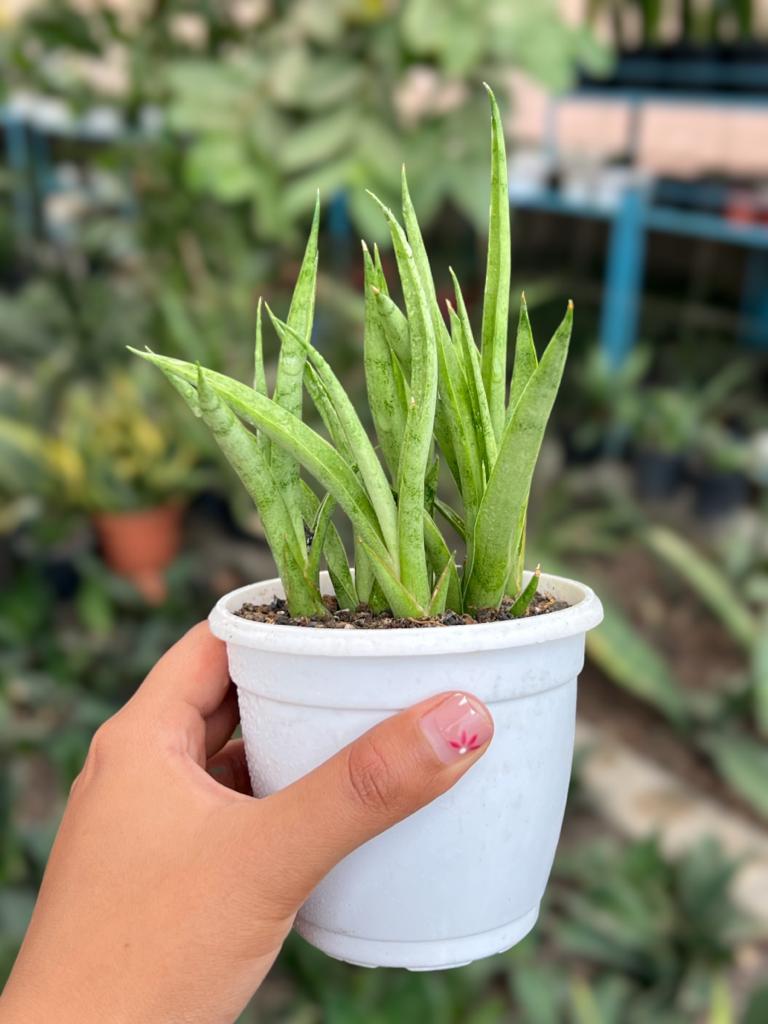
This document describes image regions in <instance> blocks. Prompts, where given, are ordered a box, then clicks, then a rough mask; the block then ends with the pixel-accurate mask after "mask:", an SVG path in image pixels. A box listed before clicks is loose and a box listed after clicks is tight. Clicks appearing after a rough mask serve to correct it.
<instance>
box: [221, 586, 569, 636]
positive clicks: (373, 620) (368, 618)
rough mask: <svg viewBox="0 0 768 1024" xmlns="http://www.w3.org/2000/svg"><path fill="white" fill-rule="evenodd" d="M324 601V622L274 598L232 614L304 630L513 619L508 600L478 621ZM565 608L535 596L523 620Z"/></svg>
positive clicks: (415, 626)
mask: <svg viewBox="0 0 768 1024" xmlns="http://www.w3.org/2000/svg"><path fill="white" fill-rule="evenodd" d="M323 600H324V602H325V604H326V605H327V607H328V613H329V614H328V615H327V616H326V617H325V618H321V617H320V616H319V615H318V616H313V617H312V618H306V617H304V616H301V617H297V618H294V617H293V616H292V615H291V614H290V612H289V611H288V607H287V605H286V603H285V601H284V600H283V599H282V598H280V597H273V598H272V601H271V602H270V603H269V604H244V605H243V606H242V608H240V610H239V611H237V612H235V614H236V615H239V616H240V618H242V619H250V620H251V621H252V622H267V623H270V624H271V625H274V626H306V627H308V628H310V629H429V628H431V627H436V626H474V625H477V624H478V623H481V622H507V621H509V620H510V619H512V618H513V616H512V615H511V614H510V610H511V608H512V603H513V602H512V601H511V600H505V601H504V602H503V603H502V605H501V608H487V609H485V610H483V611H481V612H479V614H478V615H477V617H473V616H472V615H461V614H459V613H458V612H451V611H447V612H443V614H442V615H436V616H434V617H433V618H431V619H403V618H397V617H395V616H393V615H392V613H391V612H372V611H371V609H370V608H368V607H367V606H366V605H361V606H360V607H359V608H355V609H350V608H339V606H338V603H337V601H336V598H335V597H325V598H323ZM567 607H568V603H567V602H566V601H557V600H556V599H555V598H554V597H552V596H551V595H549V594H541V593H537V594H536V596H535V597H534V599H533V600H532V601H531V603H530V605H529V606H528V610H527V612H526V613H525V616H524V617H525V618H528V617H530V616H533V615H546V614H548V613H549V612H558V611H560V610H561V609H563V608H567Z"/></svg>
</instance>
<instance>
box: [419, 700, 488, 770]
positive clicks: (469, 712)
mask: <svg viewBox="0 0 768 1024" xmlns="http://www.w3.org/2000/svg"><path fill="white" fill-rule="evenodd" d="M419 724H420V725H421V731H422V732H423V733H424V735H425V736H426V737H427V739H428V740H429V743H430V746H431V747H432V749H433V750H434V752H435V753H436V754H437V756H438V757H439V758H440V760H441V761H442V762H443V764H452V763H453V762H454V761H458V760H459V758H462V757H465V756H466V755H467V754H469V753H471V752H472V751H473V750H478V749H479V748H480V747H482V746H484V745H485V744H486V743H487V742H488V740H489V739H490V738H491V736H492V735H493V721H492V720H491V716H490V714H489V713H488V709H487V708H486V707H485V705H483V704H481V703H480V702H479V701H477V700H474V699H473V698H472V697H468V696H467V695H466V693H452V694H451V696H450V697H446V698H445V700H443V701H441V702H440V703H439V704H438V705H437V707H434V708H432V709H431V710H429V711H428V712H427V713H426V715H424V716H423V717H422V718H421V721H420V722H419Z"/></svg>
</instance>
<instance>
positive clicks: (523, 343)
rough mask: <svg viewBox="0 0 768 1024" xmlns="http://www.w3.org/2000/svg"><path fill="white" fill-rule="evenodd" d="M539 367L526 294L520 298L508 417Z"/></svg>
mask: <svg viewBox="0 0 768 1024" xmlns="http://www.w3.org/2000/svg"><path fill="white" fill-rule="evenodd" d="M538 365H539V360H538V357H537V355H536V346H535V345H534V343H533V331H532V330H531V321H530V319H529V317H528V303H527V302H526V301H525V292H523V294H522V296H521V297H520V317H519V319H518V323H517V340H516V342H515V362H514V365H513V368H512V383H511V385H510V388H509V405H508V407H507V417H509V416H511V415H512V413H513V411H514V408H515V406H516V405H517V401H518V399H519V398H520V395H522V393H523V391H525V388H526V386H527V384H528V381H529V380H530V379H531V376H532V374H533V373H534V372H535V370H536V367H537V366H538Z"/></svg>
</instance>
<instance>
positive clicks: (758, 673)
mask: <svg viewBox="0 0 768 1024" xmlns="http://www.w3.org/2000/svg"><path fill="white" fill-rule="evenodd" d="M751 667H752V691H753V694H754V702H755V724H756V725H757V728H758V730H759V731H760V732H761V733H762V735H763V736H768V615H766V614H764V615H763V620H762V624H761V628H760V629H759V630H758V636H757V640H756V641H755V646H754V649H753V651H752V666H751Z"/></svg>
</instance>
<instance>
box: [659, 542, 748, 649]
mask: <svg viewBox="0 0 768 1024" xmlns="http://www.w3.org/2000/svg"><path fill="white" fill-rule="evenodd" d="M643 539H644V541H645V543H646V544H647V545H648V547H649V548H650V549H651V551H653V552H654V554H655V555H657V556H658V557H659V558H661V559H662V560H663V561H664V562H666V564H667V565H669V566H671V567H672V568H673V569H674V570H675V572H677V573H678V574H679V575H680V576H682V577H683V579H684V580H685V581H686V582H687V583H688V584H689V586H690V587H691V588H692V589H693V591H694V592H695V593H696V594H697V595H698V597H699V598H700V599H701V600H702V601H703V602H704V604H705V605H707V607H708V608H709V609H710V610H711V611H712V612H713V613H714V615H715V616H716V617H717V619H718V621H719V622H721V623H722V624H723V626H724V627H725V628H726V629H727V630H728V632H729V633H730V634H731V636H732V637H733V638H734V640H736V641H737V643H740V644H742V645H743V646H744V647H746V648H747V650H751V649H752V646H753V645H754V643H755V641H756V640H757V638H758V627H757V621H756V620H755V617H754V615H753V614H752V612H751V611H750V609H749V607H748V606H747V605H746V604H745V602H744V601H743V600H742V598H741V597H740V595H739V593H738V592H737V591H736V589H735V588H734V587H733V586H731V584H730V582H729V581H728V578H727V577H726V575H725V574H724V572H723V571H722V570H721V569H718V568H716V567H715V566H714V565H713V564H712V563H711V562H710V561H709V560H708V559H707V558H706V557H705V556H704V555H703V554H702V553H701V552H700V551H698V550H697V549H696V548H695V547H694V546H693V545H692V544H690V543H689V542H688V541H687V540H685V538H684V537H681V536H680V535H679V534H676V533H673V532H672V530H668V529H667V528H666V527H664V526H652V527H650V528H649V529H647V530H646V531H645V533H644V534H643Z"/></svg>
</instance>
